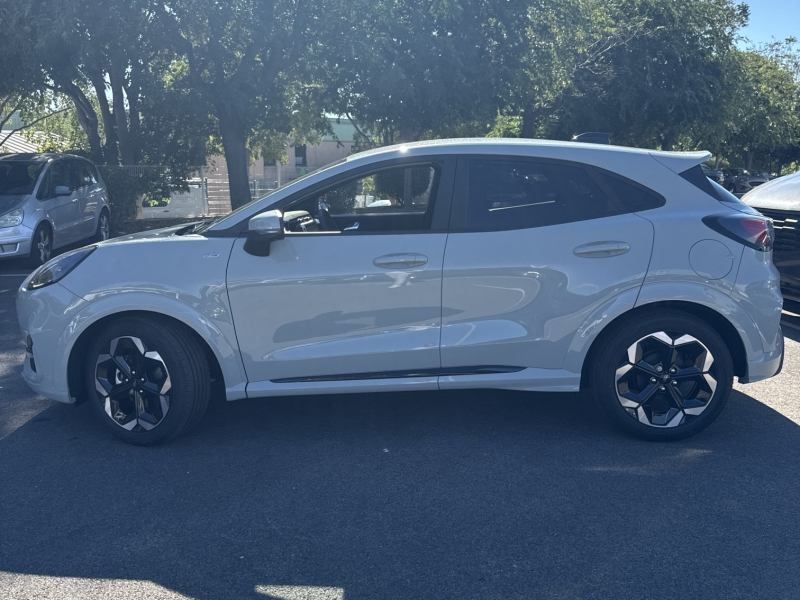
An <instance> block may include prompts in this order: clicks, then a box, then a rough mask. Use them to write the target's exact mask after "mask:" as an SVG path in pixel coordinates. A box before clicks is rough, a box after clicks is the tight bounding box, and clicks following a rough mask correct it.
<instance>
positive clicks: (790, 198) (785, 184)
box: [742, 171, 800, 211]
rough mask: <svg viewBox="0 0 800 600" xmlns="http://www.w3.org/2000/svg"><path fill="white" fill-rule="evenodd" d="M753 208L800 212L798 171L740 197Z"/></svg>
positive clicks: (799, 172)
mask: <svg viewBox="0 0 800 600" xmlns="http://www.w3.org/2000/svg"><path fill="white" fill-rule="evenodd" d="M742 202H744V203H745V204H747V205H749V206H752V207H753V208H756V209H758V208H772V209H775V210H791V211H800V171H798V172H797V173H794V174H792V175H784V176H783V177H778V178H777V179H773V180H772V181H768V182H767V183H764V184H762V185H759V186H758V187H756V188H755V189H753V190H752V191H750V192H748V193H747V194H745V195H744V197H742Z"/></svg>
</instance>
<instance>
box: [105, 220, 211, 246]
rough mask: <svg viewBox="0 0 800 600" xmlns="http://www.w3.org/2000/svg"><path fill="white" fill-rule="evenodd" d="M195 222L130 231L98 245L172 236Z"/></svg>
mask: <svg viewBox="0 0 800 600" xmlns="http://www.w3.org/2000/svg"><path fill="white" fill-rule="evenodd" d="M198 223H202V221H198ZM195 224H196V223H181V224H180V225H171V226H170V227H163V228H161V229H150V230H148V231H140V232H139V233H130V234H128V235H123V236H120V237H116V238H111V239H110V240H106V241H105V242H100V243H99V244H98V246H111V245H114V244H124V243H127V242H141V241H147V240H156V239H161V238H166V237H172V236H173V235H175V233H177V232H178V231H180V230H181V229H187V228H189V227H191V226H192V225H195Z"/></svg>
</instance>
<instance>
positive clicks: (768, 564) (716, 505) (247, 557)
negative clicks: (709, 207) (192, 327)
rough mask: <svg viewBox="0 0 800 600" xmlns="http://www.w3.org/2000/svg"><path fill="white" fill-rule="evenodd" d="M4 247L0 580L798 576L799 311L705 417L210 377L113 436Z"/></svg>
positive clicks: (462, 599)
mask: <svg viewBox="0 0 800 600" xmlns="http://www.w3.org/2000/svg"><path fill="white" fill-rule="evenodd" d="M24 272H25V271H24V270H22V268H21V267H20V266H19V265H16V264H14V263H10V264H9V263H7V264H1V263H0V598H2V599H3V600H11V599H34V598H35V599H37V600H38V599H51V598H52V599H58V600H64V599H71V598H80V599H84V598H98V599H99V598H130V599H137V600H138V599H144V598H157V599H161V598H170V599H171V598H194V599H197V600H210V599H240V598H241V599H265V598H282V599H292V600H319V599H325V600H334V599H335V600H340V599H342V598H346V599H347V600H367V599H370V600H372V599H380V600H383V599H386V600H389V599H395V598H397V599H402V600H409V599H416V598H423V599H436V600H439V599H451V598H452V599H459V600H466V599H473V598H474V599H481V600H485V599H495V598H496V599H526V600H527V599H534V598H547V599H550V598H553V599H556V598H558V599H577V598H597V599H609V598H613V599H628V598H630V599H636V600H639V599H642V598H648V599H658V598H670V599H674V598H704V599H707V598H708V599H725V600H730V599H733V598H747V599H752V598H769V599H778V598H786V599H789V598H798V596H800V592H798V590H800V568H799V567H798V556H800V517H799V516H798V514H799V513H798V510H797V504H798V496H799V495H800V494H798V492H800V478H798V475H799V474H800V452H798V448H800V393H799V392H798V390H800V387H799V386H798V384H799V383H800V343H798V340H800V317H793V316H791V315H788V314H787V315H786V316H785V323H786V327H785V333H786V334H787V339H786V360H785V364H784V369H783V373H782V374H781V375H779V376H778V377H776V378H774V379H771V380H768V381H765V382H762V383H757V384H753V385H747V386H742V385H737V386H736V391H735V392H734V393H733V396H732V398H731V401H730V403H729V405H728V407H727V408H726V410H725V412H724V413H723V414H722V416H721V417H720V418H719V420H718V421H717V422H716V423H715V424H714V425H713V426H712V427H711V428H709V429H708V430H706V431H705V432H703V433H701V434H700V435H698V436H696V437H694V438H692V439H690V440H685V441H682V442H677V443H668V444H659V443H648V442H643V441H639V440H636V439H633V438H630V437H626V436H625V435H623V434H620V433H618V432H617V431H616V430H615V429H613V428H612V427H611V426H610V425H609V423H608V422H607V421H606V420H605V418H604V416H603V415H602V414H601V413H600V412H599V411H598V410H597V409H596V408H595V407H594V406H593V405H592V404H591V403H590V402H589V401H588V400H586V399H585V398H583V397H582V396H580V395H575V394H566V395H559V394H530V393H509V392H496V391H466V392H462V391H458V392H440V393H427V392H425V393H413V394H363V395H349V396H317V397H309V398H277V399H269V400H250V401H240V402H233V403H226V402H224V400H222V399H221V398H217V399H215V402H214V403H213V404H212V407H211V408H210V410H209V412H208V414H207V415H206V417H205V419H204V420H203V422H202V423H201V424H200V426H199V427H198V428H197V429H195V430H194V431H193V432H192V433H190V434H189V435H187V436H186V437H184V438H182V439H180V440H178V441H176V442H174V443H172V444H170V445H167V446H163V447H158V448H138V447H133V446H128V445H125V444H123V443H120V442H117V441H116V440H115V439H113V438H111V437H110V436H109V435H108V434H107V433H106V432H105V431H104V430H103V429H102V428H101V427H100V426H99V424H97V423H95V422H94V421H93V420H92V419H91V416H92V415H91V414H90V411H89V410H88V408H87V407H86V406H82V407H78V408H75V407H73V406H67V405H63V404H57V403H54V402H51V401H49V400H45V399H43V398H41V397H37V396H36V395H35V394H34V393H33V392H31V391H30V390H29V389H28V388H27V386H26V385H25V384H24V382H23V381H22V379H21V378H20V376H19V371H20V365H21V363H22V360H23V355H24V348H23V344H22V341H21V339H20V335H19V330H18V325H17V321H16V315H15V310H14V295H15V293H16V290H17V287H18V286H19V284H20V283H21V282H22V274H23V273H24Z"/></svg>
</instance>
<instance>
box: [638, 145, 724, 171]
mask: <svg viewBox="0 0 800 600" xmlns="http://www.w3.org/2000/svg"><path fill="white" fill-rule="evenodd" d="M650 156H652V157H653V158H655V159H656V160H657V161H658V162H660V163H661V164H662V165H664V166H665V167H667V168H668V169H669V170H670V171H673V172H675V173H683V172H684V171H687V170H689V169H691V168H692V167H696V166H697V165H699V164H700V163H704V162H706V161H707V160H708V159H709V158H711V156H712V154H711V152H708V151H706V150H700V151H698V152H655V151H654V152H651V153H650Z"/></svg>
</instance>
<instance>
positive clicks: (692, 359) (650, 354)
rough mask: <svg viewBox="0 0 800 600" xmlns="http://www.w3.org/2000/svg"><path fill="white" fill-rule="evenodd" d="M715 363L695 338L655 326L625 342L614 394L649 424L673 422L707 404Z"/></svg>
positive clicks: (697, 412)
mask: <svg viewBox="0 0 800 600" xmlns="http://www.w3.org/2000/svg"><path fill="white" fill-rule="evenodd" d="M717 381H718V378H717V374H716V363H715V361H714V357H713V355H712V354H711V352H710V351H709V349H708V348H707V347H706V346H705V345H704V344H703V343H702V342H700V341H699V340H698V339H697V338H695V337H693V336H691V335H686V334H683V333H678V332H666V331H659V332H657V333H652V334H650V335H647V336H645V337H643V338H641V339H639V340H638V341H636V342H635V343H633V344H631V346H630V347H628V350H627V352H626V355H625V356H624V357H622V359H621V360H620V362H619V364H618V366H617V371H616V376H615V384H616V392H617V399H618V400H619V402H620V404H622V406H623V408H624V409H625V411H626V412H627V413H628V414H629V415H630V416H631V417H632V418H634V419H636V420H637V421H639V422H640V423H643V424H644V425H649V426H651V427H677V426H679V425H683V424H685V423H688V422H690V421H691V420H692V419H694V418H695V417H697V416H698V415H700V414H701V413H702V412H703V411H704V410H705V409H706V408H708V406H709V404H710V403H711V400H712V399H713V398H714V393H715V392H716V389H717Z"/></svg>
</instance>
